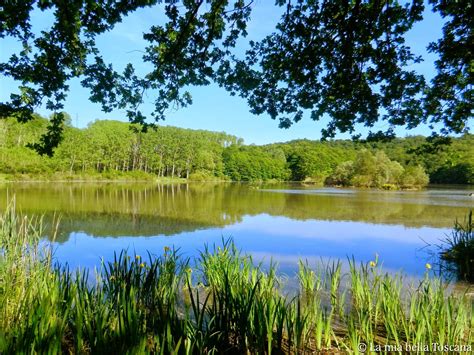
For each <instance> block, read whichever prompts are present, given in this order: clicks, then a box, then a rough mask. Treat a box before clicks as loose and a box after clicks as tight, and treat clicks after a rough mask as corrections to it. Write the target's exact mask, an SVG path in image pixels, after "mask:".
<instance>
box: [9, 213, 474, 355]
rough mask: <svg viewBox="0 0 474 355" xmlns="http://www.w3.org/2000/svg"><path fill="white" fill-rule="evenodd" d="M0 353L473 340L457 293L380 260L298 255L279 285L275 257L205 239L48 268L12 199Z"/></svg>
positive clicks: (272, 349) (33, 230) (35, 229)
mask: <svg viewBox="0 0 474 355" xmlns="http://www.w3.org/2000/svg"><path fill="white" fill-rule="evenodd" d="M0 233H1V235H0V240H1V246H0V248H1V259H0V277H1V280H0V281H1V282H0V307H1V308H0V318H1V319H0V322H1V323H0V326H1V333H0V336H1V338H0V352H1V353H15V352H39V353H61V352H65V353H126V352H130V353H150V352H153V353H183V354H191V353H192V354H198V353H199V354H201V353H222V352H227V351H229V352H238V353H266V354H271V353H282V352H284V353H302V352H314V351H321V352H338V351H339V352H341V351H347V352H356V353H357V352H358V351H359V350H358V349H359V348H358V347H359V344H360V343H364V344H366V345H367V348H368V349H370V348H375V347H376V346H377V345H386V344H391V345H394V346H401V347H404V346H406V345H407V344H410V345H415V344H416V345H422V344H432V343H433V342H435V343H438V344H463V345H466V346H467V345H470V346H473V341H474V338H473V325H474V312H473V308H472V307H473V306H472V299H470V298H469V295H468V294H467V292H466V293H462V294H459V293H454V292H452V291H450V288H449V287H448V284H446V283H444V282H443V281H441V280H440V279H437V278H433V277H429V273H430V270H429V269H428V268H427V271H426V275H425V277H424V278H423V279H422V280H420V281H418V282H416V283H413V284H411V285H409V284H408V283H407V281H406V280H405V279H404V278H403V277H402V276H401V275H389V274H387V273H385V272H384V271H383V269H382V268H381V267H380V266H379V265H378V260H377V259H376V260H373V261H371V262H368V263H366V264H357V263H356V262H355V261H354V260H350V262H349V272H348V273H343V272H342V263H341V262H338V261H335V262H333V263H330V264H327V265H314V266H313V267H311V266H310V265H309V264H308V263H307V262H303V261H301V262H300V263H299V271H298V274H297V278H298V281H299V290H298V292H296V294H290V293H288V292H287V291H286V290H285V288H284V279H283V278H282V277H281V276H279V274H278V270H277V267H276V265H274V264H271V265H270V266H269V267H265V268H263V267H262V266H261V265H256V264H255V262H254V261H253V260H252V258H251V256H249V255H245V254H242V253H241V252H240V251H239V250H238V249H237V248H236V246H235V245H234V244H233V242H232V241H230V240H227V241H223V243H222V245H219V246H216V247H210V246H205V247H204V249H203V251H202V252H201V253H200V255H199V258H198V259H197V260H196V261H195V262H192V263H191V262H190V261H189V260H187V259H184V258H182V257H181V256H180V255H179V251H177V250H174V249H172V248H165V250H163V251H162V252H161V251H160V255H158V256H153V255H151V254H148V255H146V256H139V255H128V254H127V252H125V251H123V252H121V253H119V254H116V255H115V257H114V260H112V261H110V262H107V263H103V265H102V266H101V268H100V269H99V270H97V272H96V274H95V277H94V276H90V274H89V272H87V271H82V272H81V271H71V270H68V268H67V267H64V266H63V267H61V266H57V265H53V263H52V260H53V259H52V257H51V252H50V249H48V248H42V247H41V243H40V237H41V220H30V219H29V218H26V217H21V216H19V215H18V214H16V213H15V211H14V207H13V206H11V208H9V209H8V210H7V211H6V212H5V214H4V215H3V216H1V227H0Z"/></svg>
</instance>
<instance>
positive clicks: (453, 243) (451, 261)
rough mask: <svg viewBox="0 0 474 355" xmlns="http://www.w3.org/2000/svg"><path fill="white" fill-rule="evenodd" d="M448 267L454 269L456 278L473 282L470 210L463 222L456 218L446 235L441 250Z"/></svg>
mask: <svg viewBox="0 0 474 355" xmlns="http://www.w3.org/2000/svg"><path fill="white" fill-rule="evenodd" d="M441 258H442V259H443V260H444V261H446V264H445V265H443V266H446V267H447V268H448V269H454V272H455V273H456V275H457V278H458V279H461V280H467V281H469V282H474V223H473V222H472V211H470V212H469V214H468V215H467V217H466V218H465V219H464V221H463V222H459V221H458V220H456V221H455V223H454V228H453V230H452V232H451V234H450V235H448V236H446V238H445V240H444V243H443V246H442V252H441Z"/></svg>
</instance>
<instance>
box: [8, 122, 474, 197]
mask: <svg viewBox="0 0 474 355" xmlns="http://www.w3.org/2000/svg"><path fill="white" fill-rule="evenodd" d="M47 125H48V120H47V119H45V118H42V117H40V116H36V118H35V119H34V120H31V121H29V122H27V123H25V124H21V123H18V122H17V121H16V120H15V119H7V120H1V121H0V133H1V134H0V174H3V175H4V178H7V179H25V178H26V179H28V178H42V179H61V178H63V179H74V178H79V179H80V178H83V177H86V176H90V177H101V178H111V179H113V178H116V177H120V176H127V177H130V178H151V177H159V178H188V179H194V180H213V179H221V180H233V181H258V180H292V181H305V182H308V183H318V184H324V183H326V184H333V185H340V186H360V187H377V188H394V187H397V186H398V187H409V188H410V187H415V186H423V185H426V183H428V177H429V181H430V182H432V183H456V184H469V183H470V184H472V183H474V151H473V150H474V148H473V147H474V136H473V135H470V134H465V135H463V136H462V137H460V138H452V139H451V142H450V144H433V143H432V142H431V143H430V142H429V140H427V139H426V138H424V137H421V136H415V137H408V138H397V139H394V140H392V141H389V142H383V143H382V142H354V141H349V140H332V141H327V142H318V141H309V140H297V141H291V142H286V143H275V144H269V145H265V146H256V145H244V143H243V140H242V139H240V138H238V137H235V136H232V135H228V134H226V133H219V132H210V131H203V130H190V129H182V128H176V127H163V126H160V127H157V128H156V129H155V128H150V129H149V130H148V131H147V132H142V130H141V129H138V128H139V127H137V126H134V125H133V124H129V123H124V122H119V121H96V122H93V123H91V124H90V125H89V126H88V127H87V128H85V129H78V128H74V127H72V126H71V124H67V125H66V127H65V132H64V139H63V140H62V142H61V144H60V145H59V146H58V147H57V148H56V149H55V152H54V156H53V157H48V156H46V155H44V156H41V155H38V154H37V153H36V152H35V151H34V149H31V147H32V146H34V144H35V143H36V142H37V141H38V140H39V139H40V137H41V135H42V134H43V133H44V131H45V130H46V127H47Z"/></svg>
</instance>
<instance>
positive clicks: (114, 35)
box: [0, 0, 442, 144]
mask: <svg viewBox="0 0 474 355" xmlns="http://www.w3.org/2000/svg"><path fill="white" fill-rule="evenodd" d="M273 3H274V1H270V0H257V1H255V4H254V9H253V13H252V20H251V21H250V23H249V27H248V32H249V36H248V38H247V39H245V40H243V41H241V45H240V46H239V50H241V51H243V49H244V48H245V42H246V41H247V40H248V39H254V40H258V39H261V38H263V37H264V35H265V34H267V33H270V32H271V31H272V29H273V28H274V25H275V24H276V23H277V21H278V19H279V17H280V13H281V11H282V9H281V8H278V7H276V6H274V5H273ZM430 8H431V7H430V6H429V5H427V9H426V10H425V16H424V20H423V21H422V22H420V23H417V24H416V25H415V27H414V28H413V29H412V30H411V31H410V32H409V33H408V35H407V44H408V45H409V46H410V47H411V48H412V49H413V51H414V52H415V53H416V54H420V55H422V56H423V58H424V62H422V63H421V64H416V65H413V68H414V69H415V70H417V71H418V72H420V73H422V74H423V75H425V77H426V78H427V79H428V80H429V79H431V78H432V76H433V75H434V61H435V60H436V56H434V55H432V54H429V53H427V52H426V46H427V45H428V43H429V42H431V41H435V40H436V39H438V38H439V37H441V35H442V29H441V27H442V19H441V18H440V17H439V16H438V15H437V14H433V13H432V12H431V10H430ZM51 20H52V16H51V14H48V13H43V12H40V11H36V12H34V14H33V16H32V23H33V26H34V27H33V29H34V30H35V31H38V30H41V29H44V28H47V27H48V25H49V24H50V23H51ZM164 20H165V17H164V15H163V10H162V6H161V5H159V6H156V7H154V8H147V9H141V10H139V11H136V12H135V13H133V14H131V15H130V16H128V17H127V18H125V19H124V21H123V22H122V23H120V24H118V25H117V26H116V27H115V28H114V30H112V31H111V32H109V33H106V34H104V35H101V36H100V37H98V39H97V45H98V47H99V49H100V50H101V53H102V54H103V57H104V59H105V61H106V62H111V63H113V65H114V67H115V68H116V69H121V68H123V67H124V66H125V65H126V64H127V63H129V62H131V63H133V64H134V65H135V66H136V68H137V70H138V72H143V73H144V72H146V69H147V68H146V67H145V66H144V64H142V60H141V56H142V53H140V50H143V48H144V47H145V45H146V41H144V40H143V39H142V33H143V32H145V31H147V30H148V29H149V28H150V26H151V25H153V24H162V23H163V21H164ZM16 49H18V44H17V43H16V42H15V41H12V40H11V39H2V40H1V41H0V61H5V60H6V59H7V58H8V57H9V55H10V54H11V53H13V52H15V51H16ZM16 87H17V85H15V83H14V82H13V81H12V80H11V79H9V78H4V77H2V78H1V85H0V101H4V100H6V99H7V98H8V96H9V94H10V93H11V92H14V91H16ZM70 88H71V90H70V92H69V96H68V99H67V101H66V102H65V111H66V112H68V113H69V114H70V115H71V116H72V118H73V124H74V125H77V126H78V127H85V126H87V124H88V123H89V122H91V121H93V120H95V119H115V120H122V121H126V118H125V113H124V112H123V111H120V110H116V111H114V112H111V113H108V114H106V113H103V112H102V111H101V108H100V105H98V104H93V103H91V102H89V100H88V97H89V93H88V91H87V90H85V89H83V88H82V87H81V85H80V81H79V80H74V81H71V83H70ZM190 92H191V94H192V96H193V102H194V103H193V105H191V106H190V107H187V108H182V109H179V110H177V111H171V112H169V113H168V116H167V119H166V121H164V122H160V124H161V125H172V126H178V127H184V128H193V129H207V130H213V131H225V132H227V133H229V134H233V135H236V136H238V137H242V138H243V139H244V141H245V142H246V143H247V144H251V143H255V144H265V143H271V142H279V141H288V140H292V139H297V138H308V139H319V138H320V136H321V135H320V131H321V128H323V127H324V125H325V122H326V123H327V120H326V121H325V120H324V119H323V120H321V121H319V122H314V121H312V120H311V119H310V118H309V115H308V116H306V117H304V118H303V119H302V121H300V122H298V123H296V124H293V125H292V127H290V128H289V129H280V128H278V121H274V120H272V119H271V118H270V117H269V116H268V115H260V116H254V115H252V114H251V113H250V112H249V108H248V106H247V103H246V101H245V100H244V99H242V98H239V97H232V96H230V95H229V93H228V92H226V91H225V90H224V89H221V88H219V87H218V86H217V85H210V86H206V87H195V88H191V90H190ZM148 101H149V102H147V103H145V104H144V107H143V111H145V112H147V111H149V110H150V109H151V107H152V102H153V96H152V95H149V97H148ZM38 112H39V113H40V114H42V115H45V116H48V115H49V114H50V112H48V111H46V110H45V109H43V108H39V109H38ZM375 128H376V129H385V128H387V126H386V124H381V125H379V126H377V127H375ZM358 132H361V133H365V132H366V131H365V130H364V128H363V127H359V128H358ZM429 132H430V131H429V130H428V129H427V127H419V128H417V129H415V130H410V131H405V130H403V129H398V130H397V135H399V136H402V137H403V136H406V135H412V134H425V135H427V134H429ZM337 138H349V135H347V134H339V135H338V136H337Z"/></svg>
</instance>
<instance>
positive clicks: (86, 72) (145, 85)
mask: <svg viewBox="0 0 474 355" xmlns="http://www.w3.org/2000/svg"><path fill="white" fill-rule="evenodd" d="M162 2H163V1H162V0H134V1H129V0H119V1H107V0H99V1H88V0H75V1H57V0H37V1H35V0H26V1H25V0H21V1H20V0H9V1H4V2H3V3H2V5H1V7H0V23H2V25H1V26H0V38H5V37H12V38H14V39H17V40H18V41H19V42H20V43H21V45H22V49H21V50H20V51H19V52H17V53H15V54H13V55H12V56H11V57H10V58H9V60H8V61H6V62H5V63H0V73H1V75H2V76H6V77H10V78H12V79H14V80H17V81H19V82H20V85H19V87H18V89H19V91H18V92H17V93H12V94H11V96H10V100H9V101H7V102H2V103H0V117H10V116H13V115H14V116H16V117H17V119H18V120H19V121H22V122H24V121H27V120H29V119H31V117H32V114H33V111H34V108H35V107H37V106H38V105H40V104H41V103H45V104H46V107H47V108H48V109H50V110H51V111H53V112H55V113H57V112H59V111H61V109H62V108H63V102H64V100H65V99H66V96H67V91H68V89H69V87H68V82H69V81H70V80H71V79H73V78H80V79H81V80H82V84H83V86H85V87H87V88H89V89H90V92H91V96H90V99H91V101H93V102H97V103H100V104H101V105H102V109H103V110H104V111H107V112H108V111H111V110H113V109H116V108H120V109H125V110H126V111H127V116H128V118H129V119H130V121H131V122H134V123H141V124H145V127H146V124H147V122H148V121H146V117H145V114H144V113H142V112H141V111H140V105H141V104H142V102H143V98H144V93H145V92H147V91H152V92H153V93H154V96H155V101H154V104H155V109H154V111H153V112H152V113H151V116H152V118H154V119H155V120H159V119H163V118H165V115H166V112H167V109H168V108H169V107H170V105H173V106H174V107H176V106H178V107H179V106H186V105H188V104H190V103H191V102H192V98H191V95H190V94H189V92H187V91H186V88H187V87H188V86H191V85H207V84H209V83H210V82H212V81H215V82H217V83H219V84H220V85H222V86H223V87H225V88H226V89H227V90H229V91H230V92H231V93H232V94H239V95H241V96H242V97H244V98H246V99H247V101H248V103H249V106H250V108H251V111H252V112H253V113H255V114H261V113H264V112H266V113H268V114H269V115H270V116H271V117H272V118H274V119H279V121H280V126H281V127H288V126H289V125H291V123H292V122H294V121H299V120H300V119H301V118H302V117H303V115H304V113H305V112H307V111H310V112H311V117H312V118H313V119H315V120H319V119H320V118H321V117H323V116H324V115H328V116H329V117H330V119H331V121H330V122H329V124H328V125H327V127H326V128H324V129H323V137H333V136H334V135H335V134H336V132H337V131H341V132H347V131H348V132H354V130H355V125H356V124H358V123H361V124H364V125H366V126H368V127H373V126H374V124H375V123H376V122H377V121H380V120H382V121H386V122H388V125H389V127H388V129H387V130H386V131H385V132H375V133H374V132H372V133H371V134H369V137H375V138H380V137H383V136H393V129H394V127H395V126H405V127H407V128H413V127H416V126H417V125H419V124H420V123H422V122H431V123H436V122H443V123H444V128H443V130H442V133H449V132H455V133H459V132H463V131H466V130H467V129H468V127H467V125H466V123H467V120H468V119H469V118H471V117H472V107H473V95H472V84H473V75H472V70H471V69H472V52H471V49H470V48H472V44H473V43H472V42H473V34H472V31H469V29H470V28H473V27H474V26H473V20H472V16H471V15H470V13H471V12H472V11H471V10H472V4H471V2H469V1H467V0H444V1H441V0H431V1H430V3H431V4H432V5H433V10H434V11H438V12H439V13H440V14H441V15H442V16H444V17H446V19H447V22H446V25H445V28H444V36H443V38H442V39H440V40H439V41H438V42H437V43H434V44H432V45H430V50H431V51H433V52H436V53H439V54H440V60H439V61H438V63H437V69H438V75H437V76H436V77H435V79H434V80H433V83H432V86H431V87H428V86H427V84H426V82H425V79H424V78H423V76H421V75H419V74H417V73H416V72H414V71H412V70H410V69H409V66H410V65H411V64H412V63H416V62H418V61H420V60H421V58H419V57H418V56H416V55H415V54H414V53H412V51H411V50H410V48H408V46H406V45H405V43H404V36H405V35H406V33H407V31H408V30H410V29H411V28H412V26H413V24H414V23H415V22H417V21H420V20H421V19H422V12H423V9H424V2H423V0H412V1H410V2H406V3H399V2H398V1H393V0H354V1H346V0H333V1H324V0H320V1H317V0H296V1H290V0H276V1H275V3H276V5H278V6H284V7H285V10H286V11H285V13H284V15H283V16H282V18H281V20H280V22H279V23H278V24H277V26H276V29H275V32H274V33H272V34H270V35H268V36H267V37H265V38H264V39H263V40H262V41H260V42H255V43H254V42H250V49H249V50H248V51H247V53H246V55H245V58H243V59H242V58H240V59H239V58H238V57H237V56H236V54H235V53H233V52H234V51H233V50H232V49H233V47H235V44H236V41H237V39H238V38H240V37H242V36H245V35H246V34H247V32H246V25H247V21H248V19H249V17H250V14H251V5H252V3H253V1H252V0H234V1H230V0H182V1H181V2H178V1H171V0H170V1H164V2H165V3H166V5H165V6H164V7H163V11H164V12H165V14H166V16H167V22H166V23H165V24H162V25H155V26H152V27H151V28H150V30H149V31H148V32H147V33H145V34H144V39H145V40H146V41H148V45H147V47H146V48H145V50H144V53H145V54H144V55H143V61H144V62H147V63H149V64H151V67H152V69H151V71H150V72H149V73H147V74H146V75H144V76H143V77H140V76H139V75H137V74H136V72H135V69H134V67H133V65H132V64H128V65H127V66H126V68H125V69H124V71H123V72H122V73H119V72H117V71H116V70H115V69H114V68H113V67H112V65H111V64H109V63H105V62H104V60H103V58H102V56H101V53H100V52H99V50H98V48H97V47H96V45H95V39H96V37H97V36H98V35H100V34H101V33H104V32H106V31H109V30H111V29H112V28H113V27H114V25H115V24H116V23H118V22H120V21H121V20H122V18H123V17H125V16H127V15H128V14H129V13H131V12H133V11H135V10H137V9H139V8H143V7H150V6H154V5H157V4H159V3H162ZM33 11H42V12H46V11H48V12H50V13H54V23H53V24H52V26H51V27H50V28H49V29H46V30H45V31H42V32H41V33H33V32H32V30H31V13H32V12H33ZM425 93H427V94H425ZM52 117H53V119H51V120H50V124H49V127H48V132H47V134H46V135H45V136H44V137H43V138H42V139H41V141H40V142H39V143H37V144H36V145H35V148H36V149H37V150H38V151H39V152H40V153H42V154H48V155H51V154H52V153H53V149H52V148H53V147H55V146H57V145H58V144H59V142H60V139H61V134H62V125H63V121H64V117H63V116H62V115H61V114H60V113H58V114H55V115H53V116H52Z"/></svg>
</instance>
